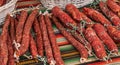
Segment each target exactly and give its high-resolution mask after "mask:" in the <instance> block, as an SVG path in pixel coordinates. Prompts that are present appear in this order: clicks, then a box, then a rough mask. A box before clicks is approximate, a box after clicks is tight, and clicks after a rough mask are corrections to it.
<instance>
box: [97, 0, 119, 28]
mask: <svg viewBox="0 0 120 65" xmlns="http://www.w3.org/2000/svg"><path fill="white" fill-rule="evenodd" d="M99 6H100V9H101V10H102V12H103V13H104V14H105V15H106V16H107V17H108V18H109V19H110V20H111V22H112V23H113V25H115V26H120V18H119V17H118V16H117V15H116V14H114V13H113V12H112V11H111V10H110V9H108V7H107V5H106V4H105V3H104V2H102V1H101V2H100V3H99Z"/></svg>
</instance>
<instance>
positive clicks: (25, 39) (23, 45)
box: [15, 9, 38, 58]
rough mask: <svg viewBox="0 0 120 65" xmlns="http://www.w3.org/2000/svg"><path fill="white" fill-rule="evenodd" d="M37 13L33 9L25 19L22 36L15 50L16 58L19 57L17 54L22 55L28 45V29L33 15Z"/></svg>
mask: <svg viewBox="0 0 120 65" xmlns="http://www.w3.org/2000/svg"><path fill="white" fill-rule="evenodd" d="M37 14H38V9H34V10H33V11H32V12H31V14H30V15H29V16H28V18H27V21H26V23H25V27H24V30H23V37H22V43H21V46H20V48H19V50H18V51H16V52H15V55H16V58H19V56H21V55H23V54H24V53H25V52H26V51H27V50H28V47H29V40H30V36H29V34H30V30H31V27H32V24H33V22H34V19H35V17H36V16H37Z"/></svg>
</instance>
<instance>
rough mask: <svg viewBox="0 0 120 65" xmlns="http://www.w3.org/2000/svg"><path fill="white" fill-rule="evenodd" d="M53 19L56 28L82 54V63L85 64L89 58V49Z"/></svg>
mask: <svg viewBox="0 0 120 65" xmlns="http://www.w3.org/2000/svg"><path fill="white" fill-rule="evenodd" d="M52 19H53V22H54V23H55V25H56V27H57V28H58V29H59V30H60V32H61V33H62V34H63V35H64V37H65V38H66V39H67V40H68V41H69V42H70V43H71V44H72V45H73V46H74V47H75V48H76V49H77V50H78V51H79V52H80V56H81V58H80V62H85V61H86V59H87V58H88V52H87V49H86V48H85V47H84V46H83V45H82V44H81V43H80V42H79V41H77V40H76V39H75V38H74V37H73V36H72V35H71V34H70V33H69V32H67V31H66V30H65V28H64V27H63V26H62V25H61V24H60V23H59V22H58V20H57V19H56V18H55V17H52Z"/></svg>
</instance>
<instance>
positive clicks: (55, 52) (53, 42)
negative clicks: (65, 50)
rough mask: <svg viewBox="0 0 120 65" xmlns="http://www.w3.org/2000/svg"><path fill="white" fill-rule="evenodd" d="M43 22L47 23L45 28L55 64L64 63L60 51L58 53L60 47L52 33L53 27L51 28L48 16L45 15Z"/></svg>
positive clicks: (62, 64)
mask: <svg viewBox="0 0 120 65" xmlns="http://www.w3.org/2000/svg"><path fill="white" fill-rule="evenodd" d="M45 22H46V25H47V30H48V34H49V39H50V42H51V45H52V50H53V55H54V58H55V61H56V65H65V64H64V61H63V60H62V58H61V53H60V49H59V47H58V45H57V43H56V36H55V34H54V31H53V28H52V24H51V21H50V18H49V17H48V16H47V15H45Z"/></svg>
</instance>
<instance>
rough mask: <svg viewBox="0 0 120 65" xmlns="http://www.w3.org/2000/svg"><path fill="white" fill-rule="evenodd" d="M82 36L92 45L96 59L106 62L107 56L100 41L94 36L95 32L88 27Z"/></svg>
mask: <svg viewBox="0 0 120 65" xmlns="http://www.w3.org/2000/svg"><path fill="white" fill-rule="evenodd" d="M84 35H85V37H86V39H87V40H88V41H89V43H90V44H91V45H92V48H93V50H94V52H95V54H96V56H97V58H98V59H101V60H106V58H107V55H106V51H105V48H104V46H103V44H102V42H101V40H100V39H99V38H98V36H97V35H96V33H95V31H94V30H93V29H92V28H91V27H89V28H87V29H86V30H85V33H84Z"/></svg>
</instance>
